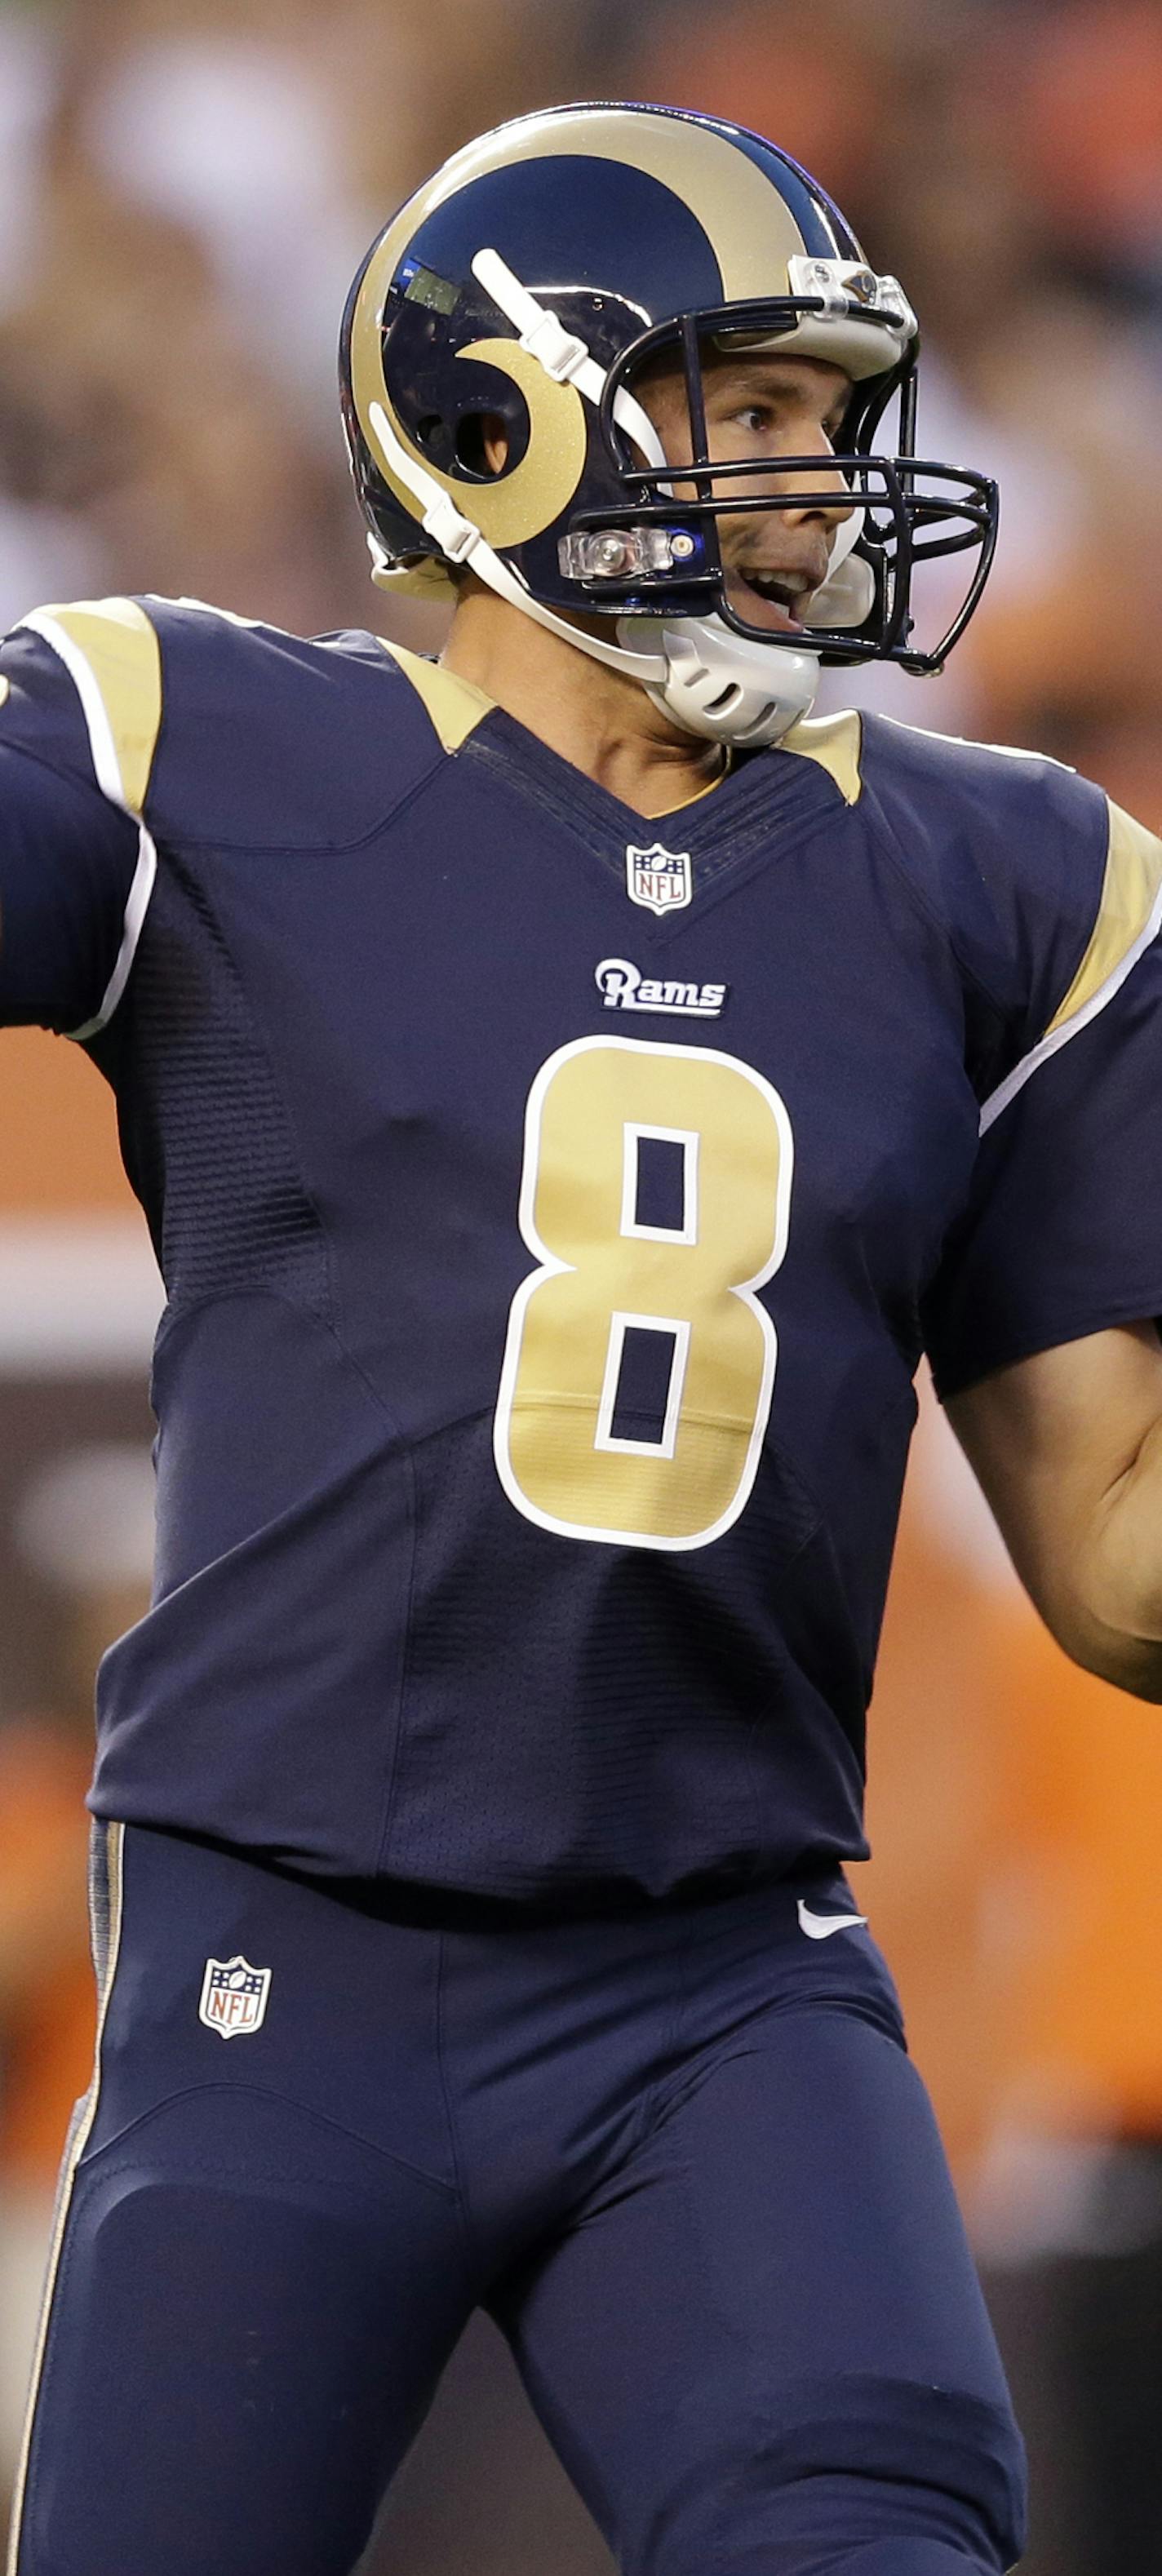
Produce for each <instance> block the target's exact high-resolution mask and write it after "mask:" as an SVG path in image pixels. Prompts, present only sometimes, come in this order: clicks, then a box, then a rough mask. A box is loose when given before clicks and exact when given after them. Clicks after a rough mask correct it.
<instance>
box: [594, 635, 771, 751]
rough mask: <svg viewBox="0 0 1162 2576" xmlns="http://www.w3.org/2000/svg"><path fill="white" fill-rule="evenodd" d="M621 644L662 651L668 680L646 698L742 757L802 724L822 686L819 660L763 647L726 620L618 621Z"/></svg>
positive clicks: (647, 683) (651, 686)
mask: <svg viewBox="0 0 1162 2576" xmlns="http://www.w3.org/2000/svg"><path fill="white" fill-rule="evenodd" d="M617 640H618V643H619V644H621V645H623V646H625V647H627V648H628V649H630V650H636V651H638V652H640V651H641V650H642V649H643V648H646V649H651V648H652V650H653V651H654V652H655V653H657V652H659V651H660V652H661V654H662V656H663V658H664V660H665V664H666V677H665V679H664V680H663V681H662V682H661V683H660V684H655V683H653V682H651V681H645V682H644V683H643V686H644V687H645V691H646V695H647V697H648V698H650V699H651V700H652V702H653V704H654V706H656V707H657V708H659V709H660V711H661V713H662V714H663V715H667V716H669V717H670V719H671V721H672V722H673V723H674V724H678V725H681V727H682V729H683V731H684V732H686V733H693V734H699V735H701V736H702V738H703V739H704V740H705V741H708V742H720V743H722V744H724V745H729V746H731V747H732V748H733V749H735V750H738V751H761V750H762V749H763V748H764V747H765V746H766V745H767V744H769V743H776V742H780V741H781V740H782V737H783V735H784V734H785V733H789V732H790V729H791V726H792V725H794V724H798V722H799V719H800V717H801V716H805V715H806V714H807V713H808V711H809V709H810V707H811V705H812V702H813V700H814V697H815V692H816V690H817V689H818V686H819V656H818V654H817V653H811V652H806V651H804V650H803V649H802V648H801V647H799V646H797V645H793V644H774V643H771V644H760V643H758V642H757V641H755V642H752V641H751V640H750V639H749V637H747V636H745V635H736V634H734V633H733V631H732V629H731V628H730V627H729V626H727V625H726V624H725V623H724V622H723V620H722V618H720V617H697V618H694V617H688V618H675V619H674V620H673V621H672V622H671V623H669V624H664V623H662V621H661V620H659V619H657V618H653V617H623V618H620V619H619V620H618V626H617Z"/></svg>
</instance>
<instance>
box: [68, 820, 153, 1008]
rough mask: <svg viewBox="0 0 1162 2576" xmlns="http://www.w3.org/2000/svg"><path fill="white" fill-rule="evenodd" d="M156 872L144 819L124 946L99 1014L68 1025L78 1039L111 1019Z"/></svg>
mask: <svg viewBox="0 0 1162 2576" xmlns="http://www.w3.org/2000/svg"><path fill="white" fill-rule="evenodd" d="M156 875H157V851H156V849H155V848H154V845H153V842H152V840H151V838H150V836H149V833H148V832H147V831H146V828H145V825H144V823H141V824H139V825H138V832H137V865H136V867H135V869H134V871H133V883H132V885H131V886H130V889H129V900H128V902H127V904H126V906H125V927H124V930H123V931H122V934H121V946H120V948H119V949H118V951H117V963H116V965H115V966H114V969H113V972H112V974H111V976H110V978H109V981H108V984H107V985H106V987H105V993H104V997H103V999H102V1002H101V1007H100V1010H99V1011H98V1013H97V1015H96V1018H95V1019H92V1020H86V1022H85V1025H84V1027H83V1028H81V1029H66V1031H65V1035H66V1037H70V1038H74V1039H76V1040H77V1041H80V1040H81V1039H83V1038H95V1037H96V1035H97V1032H98V1030H99V1029H103V1028H104V1027H105V1025H106V1022H107V1021H109V1020H111V1019H112V1017H113V1013H114V1011H115V1010H116V1008H117V1004H118V1002H119V1001H120V999H121V996H122V994H123V992H124V990H125V987H126V985H127V983H128V981H129V970H130V967H131V966H132V964H133V960H134V958H135V957H136V955H137V942H138V940H139V939H140V937H141V933H142V930H143V928H144V926H145V916H146V913H147V912H148V910H149V899H150V896H151V895H152V893H153V883H154V878H155V877H156Z"/></svg>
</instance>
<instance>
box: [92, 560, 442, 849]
mask: <svg viewBox="0 0 1162 2576" xmlns="http://www.w3.org/2000/svg"><path fill="white" fill-rule="evenodd" d="M142 605H143V607H144V609H145V611H146V613H147V614H148V616H149V618H150V620H151V622H152V624H153V626H154V627H155V629H156V632H157V635H158V637H159V640H160V646H161V658H162V670H163V688H164V716H163V722H162V729H161V736H160V740H159V744H158V752H157V759H156V762H155V765H154V771H153V777H152V797H153V803H154V814H155V820H154V825H153V828H154V829H155V830H156V831H157V832H158V833H159V835H162V836H164V837H165V838H166V839H167V840H169V841H170V842H172V843H174V844H185V845H187V846H190V847H217V848H221V849H226V848H235V849H239V848H248V849H254V850H270V851H277V850H288V851H289V850H320V851H322V850H342V849H350V848H353V847H355V846H356V845H357V844H358V843H359V842H360V841H363V840H366V839H367V838H368V837H369V836H370V834H371V833H372V832H374V830H375V829H376V827H377V826H378V825H379V824H380V823H382V822H383V821H384V820H385V819H386V817H387V816H388V815H389V814H390V813H392V812H393V811H394V809H395V807H396V806H397V805H399V804H400V803H402V801H403V799H404V798H405V797H407V796H409V795H410V794H411V793H412V791H413V789H414V788H415V787H416V786H418V785H419V784H420V782H421V781H422V780H423V778H424V777H425V776H426V775H427V774H428V773H429V772H430V771H431V770H433V769H436V768H438V767H440V766H441V765H442V763H443V761H444V759H445V758H446V757H447V752H448V750H449V749H455V748H456V747H457V743H456V742H448V741H447V740H446V738H445V737H444V736H443V735H442V734H441V732H440V731H439V730H438V729H437V726H436V724H435V722H434V720H433V715H432V713H431V712H430V711H429V706H428V704H427V703H426V697H425V693H424V692H421V691H420V689H419V688H418V687H417V685H416V684H415V683H414V682H413V681H412V680H411V679H410V678H409V677H408V676H407V674H406V673H405V670H404V668H403V667H402V665H403V663H404V662H405V661H406V662H407V663H409V664H410V663H411V662H412V661H413V658H414V657H412V656H410V655H408V656H403V655H400V656H398V657H397V655H396V654H395V653H394V652H393V651H391V650H389V649H388V648H387V647H385V646H384V645H383V644H381V643H380V642H379V641H378V639H377V638H376V637H375V636H373V635H369V634H363V633H359V632H352V633H346V634H340V635H327V636H320V637H316V638H313V639H311V640H304V639H303V638H302V637H301V636H297V635H288V634H284V633H282V632H281V631H280V630H279V629H278V628H277V627H272V626H262V625H258V624H256V623H254V622H253V621H252V620H250V619H247V618H241V617H236V616H234V615H232V614H230V613H229V612H228V611H226V610H222V609H213V608H207V607H204V606H203V605H202V603H201V602H200V601H197V600H184V599H182V600H161V599H152V598H150V599H146V600H144V601H143V603H142ZM419 667H420V668H421V669H422V670H423V671H424V672H425V673H426V674H427V675H428V678H429V680H430V681H432V682H433V684H434V685H435V686H436V687H438V685H439V681H440V680H441V679H445V678H447V677H448V675H446V674H439V673H435V672H433V671H432V669H431V667H430V666H429V665H427V664H421V665H420V666H419ZM457 685H459V684H457ZM462 738H463V735H462V733H461V735H460V737H459V739H462Z"/></svg>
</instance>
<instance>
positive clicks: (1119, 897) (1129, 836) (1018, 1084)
mask: <svg viewBox="0 0 1162 2576" xmlns="http://www.w3.org/2000/svg"><path fill="white" fill-rule="evenodd" d="M1106 803H1107V805H1108V807H1109V846H1108V850H1107V853H1106V866H1105V876H1104V878H1103V880H1102V890H1101V898H1100V901H1099V903H1098V908H1097V919H1096V921H1095V922H1094V926H1093V930H1092V933H1091V936H1090V941H1089V945H1088V947H1087V949H1086V952H1085V955H1084V957H1083V958H1082V961H1081V964H1080V966H1079V967H1078V969H1077V973H1076V975H1075V976H1074V978H1073V982H1072V983H1071V985H1070V987H1069V990H1068V992H1067V993H1066V995H1065V997H1064V999H1063V1001H1061V1002H1060V1003H1059V1004H1058V1007H1057V1009H1056V1011H1055V1012H1054V1014H1053V1017H1052V1019H1051V1020H1050V1022H1049V1026H1048V1028H1047V1029H1046V1031H1045V1034H1044V1037H1043V1038H1041V1039H1040V1040H1039V1041H1038V1044H1037V1045H1036V1046H1035V1047H1031V1048H1030V1051H1029V1053H1028V1055H1026V1056H1022V1058H1021V1061H1020V1063H1019V1064H1016V1065H1014V1067H1013V1070H1012V1072H1011V1073H1010V1074H1008V1075H1007V1076H1006V1078H1005V1080H1004V1081H1003V1082H1002V1083H1000V1084H999V1085H998V1087H997V1089H996V1090H995V1091H994V1092H992V1093H990V1095H989V1098H988V1099H987V1100H986V1101H985V1103H984V1106H983V1108H982V1110H981V1113H980V1132H981V1134H982V1136H983V1135H984V1134H985V1133H986V1132H987V1130H988V1129H989V1128H990V1127H991V1126H992V1124H993V1121H994V1119H996V1118H999V1117H1000V1114H1001V1111H1002V1110H1003V1109H1007V1108H1008V1105H1009V1102H1010V1100H1014V1099H1015V1098H1016V1095H1017V1093H1018V1092H1019V1091H1021V1090H1023V1089H1024V1086H1025V1084H1026V1083H1027V1082H1028V1080H1029V1077H1030V1075H1031V1074H1034V1073H1036V1071H1037V1069H1038V1066H1040V1065H1042V1064H1044V1063H1045V1062H1046V1061H1047V1059H1048V1058H1049V1057H1050V1056H1052V1055H1056V1054H1057V1052H1058V1050H1059V1048H1061V1047H1063V1046H1066V1045H1068V1043H1069V1040H1070V1038H1073V1037H1076V1036H1077V1035H1078V1034H1079V1032H1080V1031H1081V1030H1082V1029H1085V1028H1088V1027H1089V1023H1090V1021H1091V1020H1095V1019H1096V1018H1097V1016H1098V1014H1099V1012H1101V1011H1104V1009H1105V1006H1106V1003H1107V1002H1112V1000H1113V998H1114V995H1115V993H1118V992H1120V991H1121V988H1122V985H1123V984H1124V983H1125V980H1126V977H1127V975H1129V974H1130V973H1131V971H1132V969H1133V968H1134V967H1135V966H1136V965H1137V962H1138V959H1139V957H1141V956H1142V955H1143V954H1144V952H1145V950H1146V949H1147V948H1148V947H1149V946H1150V943H1151V941H1152V940H1154V939H1156V938H1157V935H1158V932H1159V930H1160V929H1162V841H1159V840H1158V839H1157V837H1156V835H1155V834H1154V833H1153V832H1148V831H1147V830H1146V827H1145V825H1144V824H1143V823H1136V822H1135V821H1134V818H1133V816H1132V815H1131V814H1125V813H1123V811H1122V808H1121V806H1120V805H1115V804H1113V803H1112V801H1111V800H1110V799H1109V798H1108V797H1107V799H1106Z"/></svg>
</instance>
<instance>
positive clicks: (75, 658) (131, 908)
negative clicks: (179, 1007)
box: [20, 609, 157, 1041]
mask: <svg viewBox="0 0 1162 2576" xmlns="http://www.w3.org/2000/svg"><path fill="white" fill-rule="evenodd" d="M20 624H21V626H22V627H24V626H26V627H30V628H31V630H32V632H33V634H34V635H39V636H40V637H41V638H42V639H43V641H44V643H46V644H47V645H48V646H49V647H50V650H51V651H52V652H54V653H55V654H56V655H57V657H58V659H59V660H60V661H62V662H63V663H64V666H65V669H66V671H67V672H68V674H69V678H70V679H71V680H72V682H73V684H74V686H75V688H76V692H77V695H78V697H79V699H80V701H81V711H82V714H83V715H84V719H85V724H86V726H87V729H88V735H89V748H90V751H91V752H92V756H93V769H94V772H95V775H96V780H97V785H98V787H99V788H100V790H101V794H102V796H105V797H107V798H108V800H109V803H110V804H111V805H117V806H119V807H120V809H121V812H122V813H123V814H130V815H132V819H133V820H134V822H136V823H137V865H136V867H135V869H134V871H133V883H132V885H131V886H130V888H129V895H128V899H127V901H126V905H125V923H124V928H123V930H122V933H121V945H120V947H119V949H118V951H117V962H116V965H115V966H114V968H113V972H112V974H111V976H110V978H109V981H108V984H107V985H106V987H105V991H104V994H103V996H102V1000H101V1007H100V1009H99V1011H98V1012H97V1014H96V1016H95V1018H93V1019H91V1020H86V1021H85V1024H84V1026H83V1028H79V1029H69V1030H67V1031H66V1035H67V1036H69V1037H70V1038H73V1039H76V1040H78V1041H80V1040H82V1039H84V1038H95V1037H96V1035H97V1032H98V1030H99V1029H103V1028H104V1027H105V1026H106V1023H107V1022H108V1021H109V1020H111V1019H112V1017H113V1013H114V1011H115V1010H116V1008H117V1005H118V1002H119V1001H120V999H121V996H122V994H123V992H124V990H125V987H126V985H127V983H128V981H129V972H130V968H131V967H132V964H133V960H134V958H135V957H136V955H137V943H138V940H139V939H140V937H141V933H142V930H143V928H144V924H145V916H146V913H147V912H148V910H149V899H150V896H151V895H152V893H153V886H154V879H155V877H156V875H157V851H156V849H155V847H154V844H153V840H152V838H151V836H150V834H149V833H148V832H147V831H146V828H145V825H144V823H142V822H141V821H140V820H139V818H138V817H137V816H136V815H135V814H133V812H132V807H131V806H129V805H128V804H127V803H126V801H125V782H124V780H123V778H122V776H121V763H120V761H119V760H118V757H117V745H116V743H115V741H114V739H113V728H112V725H111V724H110V722H109V717H108V714H107V712H106V708H105V701H104V699H103V697H102V695H101V692H100V689H99V688H98V685H97V680H96V676H95V674H94V672H93V671H92V669H91V668H90V665H89V663H88V662H87V660H86V658H85V655H84V654H83V653H82V651H81V649H80V646H79V645H78V644H74V642H73V639H72V636H71V635H69V634H68V633H67V632H66V630H65V628H64V627H63V626H59V625H58V624H57V621H56V618H55V617H50V616H49V615H48V613H47V610H45V609H34V610H33V612H32V614H31V616H30V617H22V618H21V620H20Z"/></svg>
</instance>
